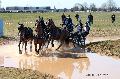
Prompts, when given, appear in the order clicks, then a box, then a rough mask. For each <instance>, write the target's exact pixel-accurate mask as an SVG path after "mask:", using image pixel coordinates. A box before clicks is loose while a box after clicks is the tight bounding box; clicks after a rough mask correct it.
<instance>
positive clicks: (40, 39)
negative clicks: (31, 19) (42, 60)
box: [34, 21, 46, 54]
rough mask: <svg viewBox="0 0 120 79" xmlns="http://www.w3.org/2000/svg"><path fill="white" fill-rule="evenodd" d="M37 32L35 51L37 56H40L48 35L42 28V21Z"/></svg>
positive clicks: (37, 25)
mask: <svg viewBox="0 0 120 79" xmlns="http://www.w3.org/2000/svg"><path fill="white" fill-rule="evenodd" d="M35 31H36V35H35V36H34V45H35V51H36V54H39V51H40V50H41V48H42V47H43V46H44V45H45V42H46V34H45V32H44V29H43V28H42V23H41V22H40V21H39V22H37V23H36V28H35ZM38 45H39V47H38Z"/></svg>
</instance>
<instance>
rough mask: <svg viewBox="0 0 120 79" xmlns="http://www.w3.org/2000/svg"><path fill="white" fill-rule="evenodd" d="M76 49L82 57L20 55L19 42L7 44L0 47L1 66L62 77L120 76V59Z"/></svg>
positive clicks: (93, 78)
mask: <svg viewBox="0 0 120 79" xmlns="http://www.w3.org/2000/svg"><path fill="white" fill-rule="evenodd" d="M72 50H73V49H71V50H69V51H68V50H66V51H64V53H71V51H72ZM75 51H76V53H77V54H73V55H79V56H80V58H74V57H73V56H70V57H59V58H58V57H57V56H56V55H53V56H51V57H39V56H35V55H34V52H33V53H28V54H22V55H19V54H18V47H17V44H14V45H5V46H2V47H0V66H5V67H15V68H22V69H24V68H25V69H33V70H38V71H40V72H43V73H50V74H53V75H55V76H56V77H59V78H60V79H119V78H120V75H119V74H120V68H119V67H120V60H116V59H113V58H111V57H106V56H100V55H98V54H95V53H81V54H80V53H79V52H78V51H80V50H79V49H78V48H76V50H74V52H75ZM52 52H54V51H51V53H52ZM55 52H56V51H55ZM59 52H63V51H59ZM72 52H73V51H72Z"/></svg>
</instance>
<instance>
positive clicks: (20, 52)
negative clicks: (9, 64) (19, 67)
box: [18, 41, 22, 54]
mask: <svg viewBox="0 0 120 79" xmlns="http://www.w3.org/2000/svg"><path fill="white" fill-rule="evenodd" d="M20 44H21V41H20V42H19V45H18V47H19V54H22V51H21V49H20Z"/></svg>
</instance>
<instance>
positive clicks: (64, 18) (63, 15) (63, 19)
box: [61, 13, 66, 25]
mask: <svg viewBox="0 0 120 79" xmlns="http://www.w3.org/2000/svg"><path fill="white" fill-rule="evenodd" d="M61 18H62V23H63V25H64V24H65V20H66V16H65V14H64V13H63V14H62V16H61Z"/></svg>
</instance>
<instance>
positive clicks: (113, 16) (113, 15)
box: [111, 13, 115, 23]
mask: <svg viewBox="0 0 120 79" xmlns="http://www.w3.org/2000/svg"><path fill="white" fill-rule="evenodd" d="M111 19H112V23H114V22H115V14H114V13H113V14H112V15H111Z"/></svg>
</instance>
